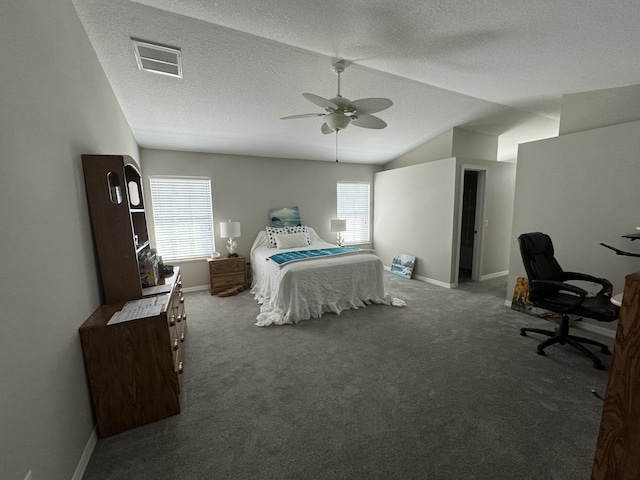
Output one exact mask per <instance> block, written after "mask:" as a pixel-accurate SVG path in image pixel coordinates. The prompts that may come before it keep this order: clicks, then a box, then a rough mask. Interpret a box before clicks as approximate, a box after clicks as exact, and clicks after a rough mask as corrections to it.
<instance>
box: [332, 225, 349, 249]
mask: <svg viewBox="0 0 640 480" xmlns="http://www.w3.org/2000/svg"><path fill="white" fill-rule="evenodd" d="M346 230H347V221H346V220H340V219H338V218H334V219H332V220H331V231H332V232H336V233H337V235H336V240H337V243H338V246H339V247H341V246H342V244H343V243H344V239H343V238H342V233H341V232H345V231H346Z"/></svg>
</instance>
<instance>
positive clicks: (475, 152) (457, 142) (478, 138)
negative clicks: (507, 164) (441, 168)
mask: <svg viewBox="0 0 640 480" xmlns="http://www.w3.org/2000/svg"><path fill="white" fill-rule="evenodd" d="M450 156H451V157H468V158H477V159H480V160H496V158H497V157H498V136H497V135H487V134H486V133H478V132H473V131H471V130H465V129H464V128H454V129H453V139H452V144H451V155H450Z"/></svg>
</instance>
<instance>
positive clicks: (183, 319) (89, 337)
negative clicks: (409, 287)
mask: <svg viewBox="0 0 640 480" xmlns="http://www.w3.org/2000/svg"><path fill="white" fill-rule="evenodd" d="M82 167H83V171H84V179H85V187H86V191H87V204H88V207H89V212H90V213H91V225H92V227H93V238H94V241H95V246H96V252H97V255H98V261H99V265H100V274H101V277H102V288H103V291H104V300H105V304H104V305H102V306H101V307H100V308H98V309H97V310H96V311H95V312H94V313H93V314H92V315H91V316H90V317H89V318H88V319H87V320H86V321H85V322H84V323H83V324H82V325H81V327H80V342H81V345H82V352H83V356H84V361H85V368H86V372H87V378H88V381H89V388H90V390H91V399H92V403H93V407H94V411H95V415H96V420H97V423H98V435H99V436H100V437H108V436H110V435H114V434H116V433H120V432H123V431H125V430H129V429H131V428H134V427H138V426H140V425H145V424H147V423H150V422H153V421H155V420H159V419H161V418H165V417H168V416H170V415H175V414H177V413H180V402H179V398H178V395H179V394H180V386H181V385H180V383H181V373H182V371H183V365H184V346H185V338H186V334H187V314H186V312H185V309H184V297H183V295H182V281H181V278H180V269H179V268H175V269H174V272H173V274H170V275H168V276H167V277H165V278H164V279H161V280H160V282H159V283H160V288H155V287H151V289H150V288H145V285H146V284H147V283H150V282H148V281H147V280H148V277H147V275H146V274H145V273H144V271H145V270H146V267H144V268H143V265H142V264H141V262H143V261H145V260H144V259H146V258H148V257H147V254H150V253H152V250H151V245H150V239H149V234H148V231H147V218H146V209H145V205H144V194H143V189H142V186H143V182H142V177H141V176H140V171H139V169H138V167H137V165H136V163H135V161H134V160H133V159H132V158H131V157H128V156H126V155H82ZM177 200H178V199H177ZM141 259H142V260H141ZM158 273H159V272H158ZM143 277H144V278H145V279H146V281H145V282H144V283H143V281H142V278H143ZM153 280H154V283H155V281H156V278H155V275H154V279H153ZM158 290H164V293H158ZM161 300H162V301H161ZM128 301H131V302H136V303H135V304H136V305H138V304H139V303H144V304H147V303H149V302H150V301H154V302H155V303H156V304H158V305H162V307H161V308H160V309H159V310H158V308H155V309H154V310H153V311H146V310H145V311H144V313H142V314H141V313H139V312H141V311H142V310H138V315H137V316H139V317H141V318H136V319H135V320H128V321H123V322H120V323H114V324H111V325H109V324H108V322H109V320H110V319H111V317H112V315H113V314H114V313H116V312H119V311H120V310H122V308H123V307H124V306H125V305H126V304H127V302H128ZM130 305H131V304H130Z"/></svg>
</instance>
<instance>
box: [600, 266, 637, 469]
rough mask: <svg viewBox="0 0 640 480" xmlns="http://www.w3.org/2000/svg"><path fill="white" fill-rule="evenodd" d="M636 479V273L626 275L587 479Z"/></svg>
mask: <svg viewBox="0 0 640 480" xmlns="http://www.w3.org/2000/svg"><path fill="white" fill-rule="evenodd" d="M639 478H640V273H634V274H631V275H627V277H626V282H625V286H624V294H623V300H622V307H621V309H620V319H619V320H618V329H617V332H616V343H615V346H614V348H613V358H612V360H611V371H610V372H609V382H608V384H607V393H606V395H605V399H604V407H603V410H602V419H601V421H600V433H599V435H598V444H597V447H596V453H595V458H594V462H593V469H592V471H591V480H638V479H639Z"/></svg>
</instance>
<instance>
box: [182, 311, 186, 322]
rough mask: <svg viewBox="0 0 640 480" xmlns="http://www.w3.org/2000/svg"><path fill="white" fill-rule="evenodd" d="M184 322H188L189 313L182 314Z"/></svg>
mask: <svg viewBox="0 0 640 480" xmlns="http://www.w3.org/2000/svg"><path fill="white" fill-rule="evenodd" d="M182 320H184V321H185V322H186V321H187V312H184V313H183V314H182Z"/></svg>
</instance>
